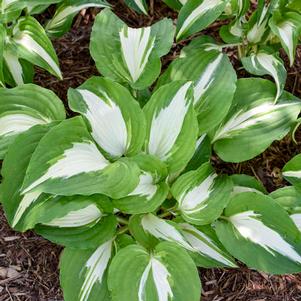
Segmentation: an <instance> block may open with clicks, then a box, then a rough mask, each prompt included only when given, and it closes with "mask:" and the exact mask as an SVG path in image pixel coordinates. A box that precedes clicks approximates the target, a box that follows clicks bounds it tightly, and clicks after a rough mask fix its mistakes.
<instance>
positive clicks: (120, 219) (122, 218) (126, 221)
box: [117, 216, 129, 225]
mask: <svg viewBox="0 0 301 301" xmlns="http://www.w3.org/2000/svg"><path fill="white" fill-rule="evenodd" d="M117 221H118V223H119V224H122V225H128V224H129V221H128V220H127V219H126V218H124V217H120V216H117Z"/></svg>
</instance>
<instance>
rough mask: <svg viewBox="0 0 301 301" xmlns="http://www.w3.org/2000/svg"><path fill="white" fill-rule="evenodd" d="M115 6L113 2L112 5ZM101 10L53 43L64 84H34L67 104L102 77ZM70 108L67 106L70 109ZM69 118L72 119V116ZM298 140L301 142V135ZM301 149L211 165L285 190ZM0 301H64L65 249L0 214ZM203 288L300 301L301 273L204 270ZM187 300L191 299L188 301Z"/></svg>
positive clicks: (132, 21)
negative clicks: (93, 36)
mask: <svg viewBox="0 0 301 301" xmlns="http://www.w3.org/2000/svg"><path fill="white" fill-rule="evenodd" d="M111 2H115V1H111ZM117 2H118V3H117V4H116V5H115V9H114V11H115V13H116V14H118V15H119V17H121V18H122V19H123V20H124V21H126V22H127V23H128V24H129V25H131V26H133V27H135V26H137V27H138V26H143V25H150V24H152V23H153V22H154V21H155V20H158V19H161V18H162V17H163V16H168V17H172V18H173V17H175V16H176V15H175V13H174V12H173V11H171V10H170V9H168V8H167V7H166V6H165V5H163V4H161V2H160V1H155V3H154V2H153V1H150V2H151V7H150V12H151V13H150V16H149V17H145V16H140V15H138V14H136V13H134V12H133V11H131V10H129V9H128V8H126V6H125V5H123V4H122V1H117ZM96 13H97V10H94V9H91V10H89V11H88V12H86V13H83V14H82V15H79V16H78V17H77V19H76V20H75V23H74V27H73V29H72V30H71V31H70V32H69V33H67V34H66V35H65V36H64V37H62V38H60V39H58V40H56V41H55V42H54V45H55V48H56V51H57V53H58V57H59V60H60V62H61V68H62V72H63V75H64V80H62V81H58V80H57V79H56V78H54V77H52V76H50V75H49V74H48V73H46V72H44V71H41V70H38V72H37V74H36V77H35V83H37V84H39V85H41V86H43V87H46V88H48V89H51V90H53V91H54V92H55V93H56V94H57V95H58V96H59V97H60V98H61V99H62V100H64V101H66V92H67V89H68V88H69V87H77V86H78V85H80V84H81V83H83V82H84V81H85V80H86V79H88V78H89V77H90V76H91V75H96V74H98V72H97V70H96V68H95V65H94V62H93V60H92V58H91V57H90V54H89V37H90V32H91V26H92V23H93V16H94V15H95V14H96ZM217 25H218V24H213V25H212V26H211V27H210V28H209V29H208V30H206V33H207V34H210V35H213V36H216V29H217V28H218V26H217ZM185 43H186V41H184V42H182V43H181V45H174V47H173V48H172V51H171V52H170V54H168V55H167V56H165V57H164V58H163V69H164V66H166V64H167V63H168V62H169V61H171V59H172V58H174V57H176V56H177V55H178V54H179V50H180V49H181V46H183V45H185ZM227 53H228V54H229V56H230V58H231V61H232V62H233V65H234V66H235V68H236V70H237V71H238V74H239V76H240V77H247V76H248V74H246V73H245V71H241V69H240V65H239V63H238V61H237V59H236V53H235V52H233V51H232V50H231V49H228V51H227ZM286 90H288V91H289V92H291V93H293V94H294V95H296V96H298V97H301V48H299V49H298V50H297V58H296V62H295V65H294V66H293V67H292V68H289V69H288V80H287V84H286ZM66 108H67V104H66ZM68 114H71V112H70V111H68ZM296 140H297V141H300V142H301V131H297V133H296ZM300 151H301V145H300V144H298V145H296V144H295V143H294V142H293V141H292V139H291V137H290V136H287V137H286V138H285V139H283V140H281V141H278V142H274V143H273V145H272V146H270V147H269V149H267V150H266V151H265V152H264V153H263V154H261V155H260V156H258V157H256V158H254V159H252V160H251V161H247V162H244V163H239V164H232V163H224V162H222V161H221V160H220V159H218V158H217V157H216V156H213V157H212V163H213V165H214V167H215V168H216V170H217V172H218V173H225V174H233V173H244V174H248V175H252V176H255V177H256V178H257V179H259V180H260V181H261V182H262V183H263V184H264V185H265V187H266V188H267V190H268V191H269V192H271V191H273V190H275V189H276V188H279V187H282V186H284V185H285V181H284V180H283V179H282V177H281V173H280V170H281V169H282V167H283V166H284V164H285V163H286V162H288V161H289V160H290V159H291V158H292V157H293V156H295V155H296V154H298V153H300ZM0 233H1V234H0V301H6V300H22V301H23V300H24V301H25V300H31V301H34V300H41V301H42V300H48V301H51V300H63V298H62V293H61V290H60V288H59V274H58V260H59V255H60V252H61V248H60V247H58V246H55V245H53V244H51V243H49V242H48V241H46V240H44V239H42V238H41V237H39V236H37V235H35V234H33V233H32V232H28V233H25V234H20V233H16V232H14V231H12V230H11V229H10V227H9V226H8V225H7V223H6V220H5V217H4V215H3V212H2V211H0ZM200 276H201V279H202V283H203V292H202V296H203V298H202V300H204V301H209V300H210V301H221V300H223V301H226V300H227V301H230V300H244V301H251V300H253V301H255V300H256V301H263V300H266V301H267V300H271V301H294V300H301V274H300V275H299V274H296V275H286V276H269V275H267V274H264V273H258V272H255V271H250V270H249V269H247V268H246V267H244V266H241V268H240V269H234V270H230V269H229V270H228V269H200ZM187 301H189V300H187Z"/></svg>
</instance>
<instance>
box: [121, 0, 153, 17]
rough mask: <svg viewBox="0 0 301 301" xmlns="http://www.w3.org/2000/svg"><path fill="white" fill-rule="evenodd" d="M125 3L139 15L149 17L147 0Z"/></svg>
mask: <svg viewBox="0 0 301 301" xmlns="http://www.w3.org/2000/svg"><path fill="white" fill-rule="evenodd" d="M125 3H126V4H127V5H128V6H130V7H131V8H133V9H134V10H135V11H137V12H138V13H143V14H145V15H147V10H148V7H147V2H146V0H125Z"/></svg>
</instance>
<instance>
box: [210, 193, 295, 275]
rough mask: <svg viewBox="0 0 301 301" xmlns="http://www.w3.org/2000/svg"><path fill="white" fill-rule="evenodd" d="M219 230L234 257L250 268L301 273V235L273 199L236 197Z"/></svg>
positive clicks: (221, 221)
mask: <svg viewBox="0 0 301 301" xmlns="http://www.w3.org/2000/svg"><path fill="white" fill-rule="evenodd" d="M215 227H216V232H217V235H218V238H219V239H220V241H221V242H222V244H223V245H224V246H225V247H226V249H227V250H228V251H229V252H230V254H232V255H233V256H234V257H236V258H237V259H239V260H240V261H242V262H244V263H245V264H247V265H248V267H250V268H255V269H257V270H260V271H264V272H267V273H272V274H284V273H288V274H289V273H295V272H300V270H301V233H300V232H299V231H298V229H297V227H296V226H295V224H294V223H293V221H292V220H291V218H290V217H289V215H288V214H287V213H286V212H285V210H284V209H283V208H282V207H281V206H279V205H278V204H277V203H276V202H275V201H274V200H273V199H271V198H270V197H268V196H264V195H261V194H258V193H254V192H245V193H241V194H238V195H236V196H234V197H233V198H232V199H231V201H230V203H229V205H228V206H227V208H226V210H225V212H224V218H223V219H221V220H219V221H218V222H216V225H215Z"/></svg>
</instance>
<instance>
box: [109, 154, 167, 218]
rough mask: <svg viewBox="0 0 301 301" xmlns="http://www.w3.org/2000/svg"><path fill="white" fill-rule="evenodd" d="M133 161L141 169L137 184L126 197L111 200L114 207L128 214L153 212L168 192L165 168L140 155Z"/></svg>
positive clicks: (157, 162) (161, 163)
mask: <svg viewBox="0 0 301 301" xmlns="http://www.w3.org/2000/svg"><path fill="white" fill-rule="evenodd" d="M133 159H134V161H135V162H136V163H137V164H138V166H139V168H140V169H141V174H140V177H139V183H138V185H137V186H136V187H135V189H134V190H133V191H132V192H130V193H129V195H128V196H126V197H124V198H121V199H116V200H113V204H114V207H115V208H117V209H120V210H121V211H122V212H126V213H130V214H139V213H147V212H153V211H155V210H156V209H157V208H158V207H159V206H160V205H161V204H162V203H163V202H164V200H165V199H166V197H167V195H168V192H169V187H168V185H167V184H166V176H167V166H166V165H165V164H164V163H163V162H161V161H160V160H159V159H157V158H156V157H153V156H150V155H144V154H141V155H138V156H136V157H134V158H133Z"/></svg>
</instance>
